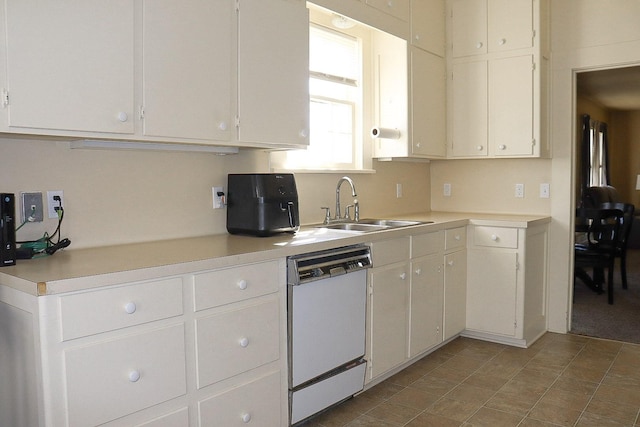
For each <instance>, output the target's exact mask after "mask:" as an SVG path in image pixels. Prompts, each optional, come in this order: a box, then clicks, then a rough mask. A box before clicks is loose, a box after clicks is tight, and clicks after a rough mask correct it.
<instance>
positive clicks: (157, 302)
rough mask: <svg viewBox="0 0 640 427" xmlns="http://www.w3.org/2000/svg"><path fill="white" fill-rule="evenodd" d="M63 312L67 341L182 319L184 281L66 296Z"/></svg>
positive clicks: (120, 287) (148, 283)
mask: <svg viewBox="0 0 640 427" xmlns="http://www.w3.org/2000/svg"><path fill="white" fill-rule="evenodd" d="M60 311H61V318H62V339H63V340H65V341H66V340H71V339H74V338H79V337H84V336H88V335H93V334H98V333H101V332H106V331H113V330H116V329H120V328H125V327H128V326H134V325H140V324H142V323H147V322H152V321H154V320H160V319H166V318H169V317H173V316H180V315H182V313H183V305H182V279H181V278H174V279H167V280H158V281H153V282H146V283H138V284H132V285H126V286H119V287H117V288H109V289H103V290H98V291H90V292H84V293H79V294H73V295H68V296H63V297H61V298H60Z"/></svg>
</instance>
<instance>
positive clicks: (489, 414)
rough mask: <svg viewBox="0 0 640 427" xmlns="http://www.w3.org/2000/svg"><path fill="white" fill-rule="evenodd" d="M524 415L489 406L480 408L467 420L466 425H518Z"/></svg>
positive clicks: (489, 426) (508, 426)
mask: <svg viewBox="0 0 640 427" xmlns="http://www.w3.org/2000/svg"><path fill="white" fill-rule="evenodd" d="M522 419H523V417H522V416H521V415H515V414H510V413H507V412H501V411H496V410H494V409H489V408H480V409H479V410H478V412H476V413H475V414H473V416H472V417H471V418H470V419H469V420H468V421H467V423H466V425H469V426H478V427H484V426H486V427H512V426H517V425H518V423H520V421H522Z"/></svg>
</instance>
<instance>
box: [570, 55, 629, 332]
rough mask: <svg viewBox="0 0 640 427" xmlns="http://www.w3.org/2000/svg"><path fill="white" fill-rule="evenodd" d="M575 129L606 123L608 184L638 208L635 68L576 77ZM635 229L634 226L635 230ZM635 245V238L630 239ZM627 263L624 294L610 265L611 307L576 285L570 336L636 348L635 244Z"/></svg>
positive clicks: (578, 145) (578, 148)
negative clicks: (586, 117) (630, 344)
mask: <svg viewBox="0 0 640 427" xmlns="http://www.w3.org/2000/svg"><path fill="white" fill-rule="evenodd" d="M574 114H575V116H574V117H575V122H576V126H580V127H581V126H582V124H581V118H582V117H583V115H585V114H588V115H589V116H591V118H592V120H596V121H598V122H600V123H606V124H607V129H608V134H609V138H608V139H609V144H608V150H607V151H608V156H609V162H608V163H609V165H610V182H609V183H608V184H609V185H611V186H613V187H615V188H616V190H617V192H618V194H619V196H620V199H621V200H622V201H624V202H626V203H632V204H634V205H635V206H637V207H638V208H639V209H640V192H639V191H638V190H637V189H636V181H637V176H638V175H639V174H640V142H639V141H640V125H638V123H640V66H633V67H621V68H613V69H601V70H596V71H585V72H578V73H577V74H576V102H575V112H574ZM581 134H582V132H581V131H580V130H579V131H577V132H576V133H575V135H576V136H577V138H576V140H575V141H574V144H575V148H576V149H575V150H573V153H574V159H573V161H574V168H575V169H574V170H575V171H576V173H574V175H573V183H572V185H573V189H574V194H575V204H576V206H579V204H580V197H581V185H580V176H581V168H580V158H581V154H582V153H581V148H582V144H581V141H580V139H581ZM639 226H640V224H638V223H636V227H639ZM636 231H637V230H636ZM635 240H637V239H635ZM630 246H631V248H630V249H629V259H628V260H627V266H628V272H627V277H628V279H629V289H627V290H623V289H622V286H621V279H620V270H619V264H616V271H615V276H614V277H615V280H614V281H615V284H614V289H615V291H614V295H615V301H614V305H613V306H608V304H607V301H606V295H596V294H594V293H593V292H592V291H591V290H590V289H588V288H586V286H584V284H583V283H582V282H581V281H580V280H578V281H577V282H576V284H575V287H574V289H573V299H572V301H573V303H572V310H571V313H572V314H571V329H570V330H571V332H574V333H578V334H582V335H588V336H596V337H600V338H609V339H616V340H621V341H628V342H635V343H640V332H638V331H640V319H638V316H637V313H638V312H640V291H639V290H640V242H635V241H633V242H630Z"/></svg>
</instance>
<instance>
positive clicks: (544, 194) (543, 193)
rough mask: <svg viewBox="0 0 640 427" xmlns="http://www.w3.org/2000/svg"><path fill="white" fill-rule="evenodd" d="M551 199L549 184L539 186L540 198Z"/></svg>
mask: <svg viewBox="0 0 640 427" xmlns="http://www.w3.org/2000/svg"><path fill="white" fill-rule="evenodd" d="M549 197H551V186H550V185H549V184H540V198H541V199H548V198H549Z"/></svg>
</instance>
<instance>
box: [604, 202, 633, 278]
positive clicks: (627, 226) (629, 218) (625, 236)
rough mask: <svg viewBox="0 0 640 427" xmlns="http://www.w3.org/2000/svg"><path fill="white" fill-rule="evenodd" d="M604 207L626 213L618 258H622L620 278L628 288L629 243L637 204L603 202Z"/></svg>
mask: <svg viewBox="0 0 640 427" xmlns="http://www.w3.org/2000/svg"><path fill="white" fill-rule="evenodd" d="M600 207H601V208H602V209H620V210H621V211H622V213H623V214H624V216H623V218H622V226H621V230H620V239H618V246H617V247H616V258H620V278H621V279H622V288H623V289H627V243H628V241H629V235H630V234H631V226H632V225H633V214H634V211H635V206H633V205H632V204H630V203H603V204H602V205H601V206H600Z"/></svg>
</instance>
